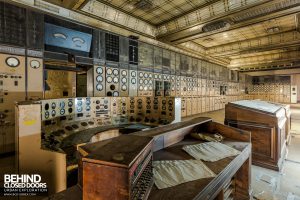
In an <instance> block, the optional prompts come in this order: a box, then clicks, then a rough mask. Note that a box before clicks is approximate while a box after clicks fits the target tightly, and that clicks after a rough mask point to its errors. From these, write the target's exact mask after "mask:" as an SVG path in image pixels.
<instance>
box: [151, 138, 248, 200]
mask: <svg viewBox="0 0 300 200" xmlns="http://www.w3.org/2000/svg"><path fill="white" fill-rule="evenodd" d="M197 143H201V142H200V141H199V140H195V139H190V138H187V139H184V140H183V141H181V142H179V143H177V144H175V145H172V146H170V147H168V148H165V149H162V150H159V151H157V152H155V153H154V160H187V159H194V158H193V157H192V156H190V155H189V154H187V153H186V152H185V151H183V150H182V147H183V146H184V145H191V144H197ZM224 144H231V145H234V148H236V149H238V150H240V151H242V153H241V154H240V155H238V156H232V157H228V158H224V159H222V160H219V161H216V162H205V161H203V163H205V165H206V166H207V167H208V168H209V169H211V170H212V171H213V172H214V173H215V174H217V176H216V177H214V178H204V179H199V180H195V181H190V182H187V183H183V184H180V185H177V186H174V187H170V188H165V189H158V188H157V187H156V186H155V185H154V186H153V188H152V191H151V192H150V195H149V198H148V199H149V200H154V199H155V200H158V199H162V200H166V199H172V200H177V199H178V200H182V199H201V200H204V199H209V197H211V196H213V195H214V194H215V193H218V189H219V188H221V187H220V186H221V185H222V184H226V181H225V180H227V179H228V177H231V176H232V175H233V174H234V173H235V172H236V171H237V169H239V168H240V167H241V165H242V164H243V163H244V162H245V160H246V159H247V158H249V155H250V150H251V145H250V144H249V143H247V142H237V141H232V140H231V141H230V140H227V141H224Z"/></svg>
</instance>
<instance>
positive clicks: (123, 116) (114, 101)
mask: <svg viewBox="0 0 300 200" xmlns="http://www.w3.org/2000/svg"><path fill="white" fill-rule="evenodd" d="M111 117H112V123H113V124H127V123H128V115H127V98H126V97H113V98H111Z"/></svg>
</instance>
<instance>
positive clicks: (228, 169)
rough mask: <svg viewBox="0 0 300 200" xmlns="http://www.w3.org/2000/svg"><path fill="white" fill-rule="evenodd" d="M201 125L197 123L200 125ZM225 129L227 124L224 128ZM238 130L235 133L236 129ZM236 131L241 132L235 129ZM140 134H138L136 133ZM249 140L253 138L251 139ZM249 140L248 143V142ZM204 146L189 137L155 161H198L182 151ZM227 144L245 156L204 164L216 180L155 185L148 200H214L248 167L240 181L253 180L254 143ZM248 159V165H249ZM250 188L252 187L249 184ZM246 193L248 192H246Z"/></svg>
mask: <svg viewBox="0 0 300 200" xmlns="http://www.w3.org/2000/svg"><path fill="white" fill-rule="evenodd" d="M195 122H199V119H198V120H191V121H189V122H181V123H178V124H175V127H176V128H174V127H173V128H174V129H173V130H178V129H180V128H183V127H188V126H190V125H195ZM202 123H212V122H211V120H210V119H209V118H203V119H202V120H200V123H199V124H202ZM196 124H197V123H196ZM220 126H224V125H220ZM163 129H164V130H162V129H161V130H159V129H157V128H155V129H154V130H149V131H145V135H146V136H150V135H152V136H156V135H157V134H158V132H160V133H161V132H164V131H170V129H168V128H167V127H164V128H163ZM233 131H234V130H233ZM235 132H238V131H237V129H235ZM135 134H137V133H135ZM247 137H249V136H247ZM244 141H245V140H244ZM197 143H201V141H199V140H195V139H193V138H190V137H189V136H185V138H184V139H183V140H182V141H180V142H177V143H175V144H173V145H170V146H168V147H166V148H163V149H160V150H158V151H156V152H154V157H153V159H154V160H187V159H194V158H193V157H191V156H190V155H189V154H187V153H186V152H185V151H183V150H182V147H183V146H184V145H189V144H197ZM224 143H225V144H229V145H231V146H234V148H236V149H238V150H240V151H241V152H242V153H241V154H239V155H238V156H232V157H228V158H224V159H222V160H219V161H216V162H204V163H205V164H206V165H207V166H208V168H210V169H211V170H212V171H213V172H214V173H215V174H217V176H216V177H214V178H205V179H199V180H195V181H191V182H187V183H183V184H180V185H177V186H174V187H170V188H166V189H161V190H159V189H158V188H157V187H156V186H155V185H154V186H153V188H152V191H151V193H150V196H149V198H148V199H151V200H152V199H153V200H154V199H164V200H165V199H172V200H177V199H178V200H182V199H214V197H215V196H216V195H217V194H218V193H219V192H220V191H221V190H222V187H223V186H224V185H225V184H226V181H228V180H230V179H231V177H232V176H234V174H236V173H237V171H238V170H239V169H240V168H241V167H242V166H243V165H244V168H245V169H246V170H244V171H242V172H241V174H240V175H241V176H242V177H240V178H243V177H245V179H246V180H245V181H248V179H250V178H251V177H249V171H248V170H249V159H250V154H251V144H250V143H249V142H241V141H238V140H232V139H226V140H224ZM247 160H248V162H247ZM246 185H248V184H246ZM245 192H246V193H247V192H248V191H245ZM47 199H55V200H61V199H74V200H81V199H82V191H81V188H80V187H79V186H77V185H76V186H73V187H71V188H68V189H67V190H65V191H62V192H60V193H57V194H55V195H53V196H50V197H48V198H47Z"/></svg>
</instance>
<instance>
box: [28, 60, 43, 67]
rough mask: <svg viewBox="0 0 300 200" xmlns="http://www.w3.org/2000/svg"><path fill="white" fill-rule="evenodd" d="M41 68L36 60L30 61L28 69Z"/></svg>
mask: <svg viewBox="0 0 300 200" xmlns="http://www.w3.org/2000/svg"><path fill="white" fill-rule="evenodd" d="M40 66H41V63H40V62H39V61H38V60H32V61H30V67H32V68H33V69H37V68H39V67H40Z"/></svg>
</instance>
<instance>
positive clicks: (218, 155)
mask: <svg viewBox="0 0 300 200" xmlns="http://www.w3.org/2000/svg"><path fill="white" fill-rule="evenodd" d="M182 149H183V150H184V151H186V152H187V153H188V154H190V155H191V156H193V157H194V158H195V159H196V160H204V161H210V162H215V161H218V160H221V159H223V158H226V157H230V156H236V155H238V154H240V153H241V152H240V151H238V150H236V149H234V148H232V147H230V146H227V145H226V144H222V143H220V142H205V143H200V144H194V145H185V146H183V148H182Z"/></svg>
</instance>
